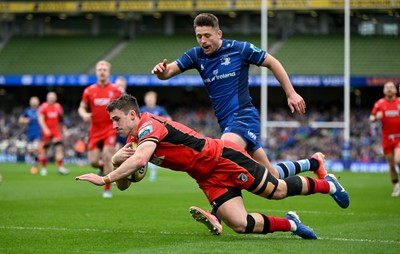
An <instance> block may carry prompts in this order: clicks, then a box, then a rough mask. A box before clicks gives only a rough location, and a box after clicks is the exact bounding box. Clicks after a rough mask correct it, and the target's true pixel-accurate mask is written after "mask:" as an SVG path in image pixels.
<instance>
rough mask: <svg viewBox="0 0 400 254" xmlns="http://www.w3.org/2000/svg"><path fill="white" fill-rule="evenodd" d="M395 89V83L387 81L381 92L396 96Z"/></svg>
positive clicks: (387, 95)
mask: <svg viewBox="0 0 400 254" xmlns="http://www.w3.org/2000/svg"><path fill="white" fill-rule="evenodd" d="M396 93H397V90H396V85H395V84H394V83H393V82H388V83H386V84H385V86H384V87H383V94H384V95H385V96H386V97H389V98H391V97H394V96H396Z"/></svg>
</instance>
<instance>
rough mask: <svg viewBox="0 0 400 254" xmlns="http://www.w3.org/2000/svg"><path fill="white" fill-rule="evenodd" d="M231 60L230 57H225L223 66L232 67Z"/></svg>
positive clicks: (222, 61) (222, 62)
mask: <svg viewBox="0 0 400 254" xmlns="http://www.w3.org/2000/svg"><path fill="white" fill-rule="evenodd" d="M230 64H231V58H230V57H229V56H223V57H222V59H221V65H230Z"/></svg>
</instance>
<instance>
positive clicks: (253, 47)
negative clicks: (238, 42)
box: [250, 44, 261, 52]
mask: <svg viewBox="0 0 400 254" xmlns="http://www.w3.org/2000/svg"><path fill="white" fill-rule="evenodd" d="M250 48H251V49H252V50H253V51H254V52H261V49H260V48H257V47H256V46H254V45H253V44H250Z"/></svg>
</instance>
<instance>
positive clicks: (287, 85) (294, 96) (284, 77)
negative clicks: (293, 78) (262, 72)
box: [262, 54, 306, 114]
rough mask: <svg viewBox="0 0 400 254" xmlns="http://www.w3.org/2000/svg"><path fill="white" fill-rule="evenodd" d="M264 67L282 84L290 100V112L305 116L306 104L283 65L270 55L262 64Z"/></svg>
mask: <svg viewBox="0 0 400 254" xmlns="http://www.w3.org/2000/svg"><path fill="white" fill-rule="evenodd" d="M262 66H264V67H267V68H268V69H270V70H271V71H272V73H273V74H274V76H275V78H276V79H277V80H278V81H279V83H280V84H281V86H282V88H283V90H284V91H285V93H286V96H287V100H288V106H289V108H290V111H291V112H292V113H294V112H295V111H296V112H298V113H300V114H304V113H305V112H306V103H305V101H304V99H303V97H301V96H300V95H299V94H298V93H297V92H296V91H295V90H294V87H293V85H292V83H291V82H290V79H289V76H288V74H287V73H286V70H285V69H284V68H283V66H282V64H281V63H280V62H279V61H278V60H277V59H276V58H275V57H273V56H272V55H270V54H268V55H267V56H266V57H265V59H264V62H263V63H262Z"/></svg>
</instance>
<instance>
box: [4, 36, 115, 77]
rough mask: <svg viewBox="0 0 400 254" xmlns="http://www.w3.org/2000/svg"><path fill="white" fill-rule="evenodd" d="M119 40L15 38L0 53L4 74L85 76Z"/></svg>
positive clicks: (81, 37)
mask: <svg viewBox="0 0 400 254" xmlns="http://www.w3.org/2000/svg"><path fill="white" fill-rule="evenodd" d="M119 40H120V38H119V37H117V36H98V37H94V36H45V37H37V36H34V37H33V36H32V37H25V36H17V37H13V38H12V39H11V40H10V41H9V42H8V43H7V44H6V46H5V47H4V48H3V49H2V50H1V51H0V73H3V74H47V73H51V74H71V73H73V74H79V73H85V72H86V70H87V69H89V68H90V67H91V66H92V65H94V64H95V63H96V62H97V61H98V60H99V59H100V58H101V57H102V56H103V55H104V54H105V53H106V52H107V51H109V50H111V49H112V48H113V47H114V46H115V45H116V44H117V43H118V42H119Z"/></svg>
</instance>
